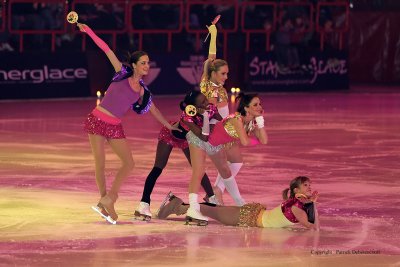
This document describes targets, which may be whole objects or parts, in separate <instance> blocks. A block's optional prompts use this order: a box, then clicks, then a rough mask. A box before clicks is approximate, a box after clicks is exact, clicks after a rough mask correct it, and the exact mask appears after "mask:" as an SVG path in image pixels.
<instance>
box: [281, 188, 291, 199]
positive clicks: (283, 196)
mask: <svg viewBox="0 0 400 267" xmlns="http://www.w3.org/2000/svg"><path fill="white" fill-rule="evenodd" d="M289 190H290V189H289V188H286V189H285V190H283V191H282V198H283V200H287V199H288V198H289V197H288V192H289Z"/></svg>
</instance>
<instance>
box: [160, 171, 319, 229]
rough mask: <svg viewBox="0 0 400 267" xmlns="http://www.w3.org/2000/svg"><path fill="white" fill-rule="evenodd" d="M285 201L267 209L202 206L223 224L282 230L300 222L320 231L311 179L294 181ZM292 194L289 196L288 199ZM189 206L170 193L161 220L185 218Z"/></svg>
mask: <svg viewBox="0 0 400 267" xmlns="http://www.w3.org/2000/svg"><path fill="white" fill-rule="evenodd" d="M282 193H283V199H284V201H283V202H282V203H281V205H279V206H278V207H276V208H274V209H271V210H267V209H266V208H265V207H264V206H263V205H261V204H259V203H250V204H245V205H244V206H242V207H237V206H216V205H214V204H209V203H202V204H201V205H200V211H201V213H202V214H203V215H205V216H208V217H210V218H212V219H214V220H216V221H218V222H220V223H222V224H225V225H231V226H244V227H269V228H281V227H286V226H290V225H294V224H296V223H300V224H301V225H303V226H304V227H306V228H308V229H313V230H317V231H318V230H319V221H318V212H317V203H316V201H317V198H318V192H317V191H314V192H312V191H311V181H310V179H309V178H308V177H305V176H299V177H297V178H295V179H293V180H292V181H291V182H290V186H289V188H287V189H285V190H283V192H282ZM288 193H289V196H288ZM188 208H189V205H188V204H185V203H184V202H183V201H182V199H180V198H178V197H176V196H174V195H173V194H171V193H170V194H169V202H168V203H163V205H162V206H161V207H160V210H159V213H158V218H159V219H165V218H167V217H168V216H169V215H171V214H176V215H183V214H185V213H186V211H187V210H188Z"/></svg>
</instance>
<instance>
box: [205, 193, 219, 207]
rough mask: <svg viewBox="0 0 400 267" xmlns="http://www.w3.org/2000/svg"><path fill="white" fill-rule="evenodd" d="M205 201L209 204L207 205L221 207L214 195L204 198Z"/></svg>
mask: <svg viewBox="0 0 400 267" xmlns="http://www.w3.org/2000/svg"><path fill="white" fill-rule="evenodd" d="M203 200H204V201H205V202H207V203H210V204H214V205H217V206H221V205H220V204H219V202H218V199H217V197H216V196H215V195H212V196H211V197H209V196H205V197H203Z"/></svg>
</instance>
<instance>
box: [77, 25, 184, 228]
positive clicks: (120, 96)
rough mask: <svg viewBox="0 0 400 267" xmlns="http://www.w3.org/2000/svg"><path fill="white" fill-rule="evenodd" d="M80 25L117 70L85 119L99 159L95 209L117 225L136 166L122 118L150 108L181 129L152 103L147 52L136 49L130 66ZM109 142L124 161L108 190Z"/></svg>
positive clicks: (165, 123)
mask: <svg viewBox="0 0 400 267" xmlns="http://www.w3.org/2000/svg"><path fill="white" fill-rule="evenodd" d="M77 26H78V27H79V29H80V30H81V31H82V32H85V33H87V34H88V35H89V36H90V37H91V38H92V39H93V41H94V42H95V43H96V45H97V46H99V47H100V48H101V49H102V50H103V51H104V53H105V54H106V56H107V57H108V59H109V60H110V62H111V64H112V65H113V67H114V69H115V72H116V74H115V75H114V77H113V79H112V82H111V84H110V86H109V87H108V89H107V94H106V95H105V96H104V98H103V100H102V101H101V103H100V104H99V105H98V106H97V107H96V108H95V109H94V110H93V111H92V112H91V113H90V114H89V116H88V118H87V120H86V121H85V131H86V132H87V133H88V135H89V141H90V145H91V147H92V152H93V156H94V159H95V167H96V171H95V173H96V183H97V187H98V189H99V192H100V196H101V198H100V201H99V203H98V204H97V206H94V207H92V208H93V209H94V210H95V211H96V212H98V213H99V214H100V215H101V216H103V217H104V218H105V219H106V220H107V221H108V222H110V223H112V224H115V223H116V220H117V219H118V215H117V213H116V212H115V209H114V204H115V202H116V200H117V198H118V192H119V190H120V187H121V184H122V182H123V181H124V180H125V179H126V178H127V177H128V175H129V173H130V172H131V170H132V169H133V167H134V165H135V163H134V161H133V158H132V154H131V150H130V149H129V145H128V142H127V140H126V137H125V133H124V130H123V127H122V124H121V118H122V117H123V116H124V115H125V114H126V113H127V112H128V111H129V110H131V109H133V110H134V111H135V112H137V113H138V114H143V113H146V112H147V111H150V113H151V114H152V115H153V116H154V117H155V118H156V119H157V120H158V121H160V122H161V123H162V124H163V125H164V126H166V127H167V128H168V129H170V130H171V129H175V130H178V129H177V128H175V127H173V126H171V125H170V124H169V123H168V121H167V120H166V119H165V118H164V116H163V115H162V114H161V112H160V111H159V110H158V109H157V107H156V106H155V105H154V103H153V104H152V101H151V94H150V92H149V90H148V89H147V87H146V86H145V84H144V83H143V80H142V77H143V76H145V75H147V74H148V72H149V69H150V65H149V56H148V55H147V53H146V52H143V51H136V52H134V53H132V54H131V55H130V58H129V66H126V65H123V64H122V63H121V62H120V61H119V60H118V58H117V57H116V55H115V54H114V52H113V51H112V50H111V49H110V48H109V47H108V45H107V44H106V43H105V42H104V41H103V40H101V39H100V38H99V37H98V36H97V35H96V34H95V33H94V32H93V31H92V30H91V29H90V28H89V27H88V26H87V25H85V24H81V23H78V24H77ZM105 141H107V142H108V143H109V144H110V146H111V148H112V150H113V151H114V153H115V154H116V155H117V156H118V157H119V158H120V159H121V161H122V165H121V167H120V169H119V170H118V172H117V174H116V176H115V179H114V181H113V183H112V186H111V189H109V190H108V192H107V189H106V179H105V173H104V169H105V148H104V143H105Z"/></svg>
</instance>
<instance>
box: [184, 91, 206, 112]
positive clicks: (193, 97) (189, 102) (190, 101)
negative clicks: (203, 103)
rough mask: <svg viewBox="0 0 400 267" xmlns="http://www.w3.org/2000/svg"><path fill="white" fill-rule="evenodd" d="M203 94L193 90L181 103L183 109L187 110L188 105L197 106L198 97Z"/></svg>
mask: <svg viewBox="0 0 400 267" xmlns="http://www.w3.org/2000/svg"><path fill="white" fill-rule="evenodd" d="M200 94H201V92H200V91H198V90H192V91H190V92H188V93H187V94H186V95H185V98H184V99H183V101H181V102H180V103H179V107H180V108H181V110H185V108H186V106H188V105H193V106H196V98H197V97H198V96H199V95H200Z"/></svg>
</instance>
